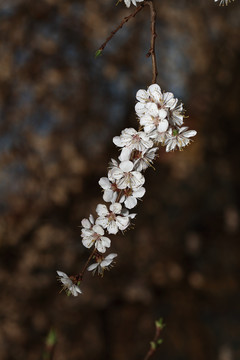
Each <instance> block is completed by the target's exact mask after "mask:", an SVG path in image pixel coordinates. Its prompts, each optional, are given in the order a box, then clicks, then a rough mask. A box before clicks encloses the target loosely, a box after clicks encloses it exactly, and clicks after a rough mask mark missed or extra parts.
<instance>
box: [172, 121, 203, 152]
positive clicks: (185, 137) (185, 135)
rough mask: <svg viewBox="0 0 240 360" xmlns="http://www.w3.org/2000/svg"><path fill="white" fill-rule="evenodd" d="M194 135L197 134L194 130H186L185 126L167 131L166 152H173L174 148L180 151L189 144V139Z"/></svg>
mask: <svg viewBox="0 0 240 360" xmlns="http://www.w3.org/2000/svg"><path fill="white" fill-rule="evenodd" d="M196 134H197V132H196V131H195V130H188V127H187V126H183V127H182V128H178V129H174V130H172V129H169V131H168V133H167V134H166V142H165V144H166V151H167V152H169V151H172V150H175V148H176V147H178V148H179V149H180V150H181V149H182V148H183V147H185V146H187V145H188V144H189V143H190V141H191V139H189V138H190V137H193V136H195V135H196Z"/></svg>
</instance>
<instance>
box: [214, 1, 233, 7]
mask: <svg viewBox="0 0 240 360" xmlns="http://www.w3.org/2000/svg"><path fill="white" fill-rule="evenodd" d="M214 1H215V2H217V1H219V0H214ZM232 1H234V0H232ZM230 2H231V0H220V2H219V6H224V5H226V6H227V5H228V4H229V3H230Z"/></svg>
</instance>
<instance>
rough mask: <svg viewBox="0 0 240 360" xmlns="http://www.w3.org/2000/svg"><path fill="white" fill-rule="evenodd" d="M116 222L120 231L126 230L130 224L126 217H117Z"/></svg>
mask: <svg viewBox="0 0 240 360" xmlns="http://www.w3.org/2000/svg"><path fill="white" fill-rule="evenodd" d="M116 221H117V226H118V227H119V229H120V230H125V229H126V228H127V227H128V225H129V223H130V221H129V218H128V217H125V216H117V218H116Z"/></svg>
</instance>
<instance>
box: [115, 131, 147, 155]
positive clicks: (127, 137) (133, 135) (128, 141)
mask: <svg viewBox="0 0 240 360" xmlns="http://www.w3.org/2000/svg"><path fill="white" fill-rule="evenodd" d="M113 142H114V144H115V145H117V146H118V147H125V148H127V149H128V150H129V151H132V150H138V151H143V150H145V149H149V148H151V147H152V146H153V142H152V140H150V139H149V137H148V136H147V134H146V133H144V132H143V131H137V130H135V129H133V128H127V129H124V130H123V131H122V133H121V135H120V136H115V137H114V138H113Z"/></svg>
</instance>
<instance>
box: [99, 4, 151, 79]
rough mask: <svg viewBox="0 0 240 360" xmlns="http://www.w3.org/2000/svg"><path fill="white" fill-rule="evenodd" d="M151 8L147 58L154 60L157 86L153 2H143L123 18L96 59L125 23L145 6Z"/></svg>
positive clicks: (100, 48) (100, 49)
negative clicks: (149, 41)
mask: <svg viewBox="0 0 240 360" xmlns="http://www.w3.org/2000/svg"><path fill="white" fill-rule="evenodd" d="M146 5H147V6H149V8H150V14H151V47H150V49H149V51H148V53H147V55H146V56H147V57H150V56H151V58H152V84H155V83H156V81H157V75H158V71H157V61H156V53H155V40H156V37H157V33H156V10H155V7H154V3H153V0H145V1H143V2H142V3H141V4H140V5H139V6H138V7H137V8H136V9H135V10H134V11H133V12H132V13H131V14H130V15H128V16H126V17H125V18H123V20H122V22H121V23H120V25H118V27H117V28H116V29H115V30H113V31H112V32H111V35H109V36H108V37H107V39H106V40H105V41H104V43H103V44H102V45H101V46H100V47H99V48H98V50H97V51H96V57H98V56H99V55H101V53H102V51H103V50H104V49H105V47H106V45H107V44H108V42H109V41H110V40H111V39H112V38H113V36H114V35H115V34H116V33H117V32H118V30H120V29H121V28H122V27H123V25H124V24H125V23H127V22H128V20H130V19H131V18H134V17H135V16H136V15H137V14H138V13H139V12H140V11H141V10H142V9H143V8H144V6H146Z"/></svg>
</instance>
